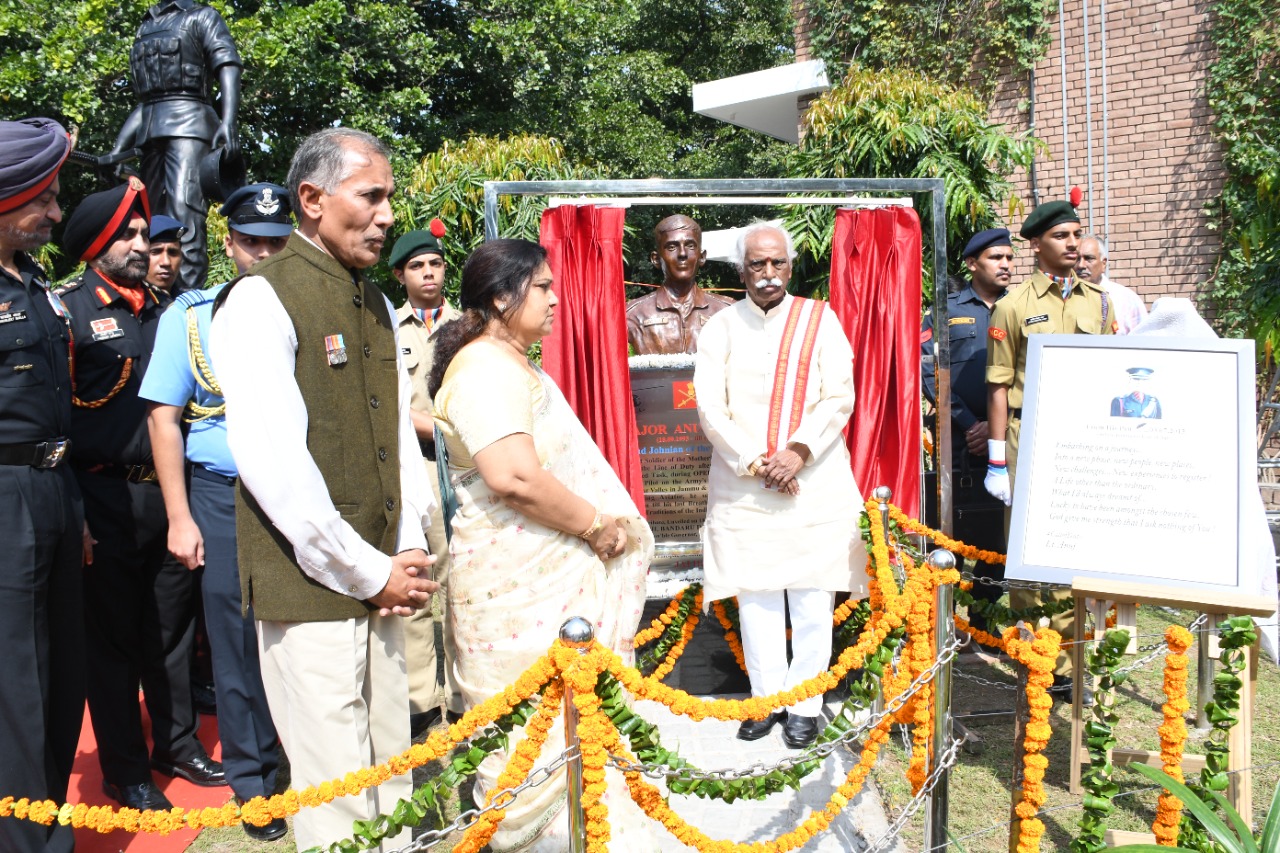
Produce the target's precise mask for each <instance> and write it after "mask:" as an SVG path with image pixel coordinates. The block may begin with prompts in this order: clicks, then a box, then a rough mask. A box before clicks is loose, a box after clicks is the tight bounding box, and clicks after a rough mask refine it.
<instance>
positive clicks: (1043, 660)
mask: <svg viewBox="0 0 1280 853" xmlns="http://www.w3.org/2000/svg"><path fill="white" fill-rule="evenodd" d="M1061 646H1062V637H1061V635H1059V634H1058V632H1057V631H1054V630H1052V629H1050V628H1041V629H1039V630H1038V631H1036V633H1035V639H1034V640H1032V641H1031V642H1027V641H1026V640H1023V639H1022V637H1021V632H1020V630H1019V629H1018V628H1017V627H1016V626H1015V627H1011V628H1008V629H1007V630H1006V631H1005V632H1004V647H1005V650H1006V651H1007V652H1008V653H1009V657H1011V658H1013V659H1014V660H1015V661H1017V662H1018V663H1020V664H1022V665H1023V666H1025V667H1026V668H1027V689H1026V693H1027V707H1028V708H1029V709H1030V712H1031V713H1030V718H1031V719H1030V721H1029V722H1028V723H1027V728H1026V733H1025V737H1024V740H1023V759H1022V766H1023V776H1022V801H1021V802H1019V803H1018V805H1017V806H1016V807H1015V808H1014V814H1016V815H1017V816H1018V853H1032V851H1037V850H1039V849H1040V837H1041V836H1042V835H1044V822H1043V821H1041V820H1040V819H1039V818H1038V817H1036V815H1038V814H1039V813H1040V809H1041V807H1042V806H1044V803H1045V798H1046V794H1045V790H1044V771H1045V770H1046V769H1047V768H1048V766H1049V760H1048V759H1047V758H1045V756H1044V755H1043V753H1044V750H1045V747H1047V746H1048V745H1049V738H1050V736H1051V735H1052V733H1053V732H1052V729H1051V728H1050V727H1049V711H1050V710H1051V709H1052V708H1053V699H1051V698H1050V697H1049V688H1050V687H1052V686H1053V667H1054V665H1055V663H1056V662H1057V659H1058V649H1059V648H1061Z"/></svg>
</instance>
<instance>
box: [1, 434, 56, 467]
mask: <svg viewBox="0 0 1280 853" xmlns="http://www.w3.org/2000/svg"><path fill="white" fill-rule="evenodd" d="M70 449H71V439H69V438H54V439H51V440H49V441H41V442H37V443H35V444H0V465H30V466H31V467H32V468H57V467H58V466H59V465H61V464H62V463H63V462H65V461H66V460H67V451H68V450H70Z"/></svg>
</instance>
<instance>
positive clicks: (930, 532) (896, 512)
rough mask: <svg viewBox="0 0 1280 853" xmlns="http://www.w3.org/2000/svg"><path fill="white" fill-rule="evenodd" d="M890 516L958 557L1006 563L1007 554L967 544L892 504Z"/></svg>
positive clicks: (992, 562) (984, 561)
mask: <svg viewBox="0 0 1280 853" xmlns="http://www.w3.org/2000/svg"><path fill="white" fill-rule="evenodd" d="M889 518H891V519H893V520H894V521H896V522H898V525H899V526H900V527H902V528H903V529H904V530H909V531H911V532H912V533H917V534H919V535H921V536H924V537H926V538H927V539H931V540H932V541H933V544H935V545H937V546H938V547H939V548H946V549H947V550H948V551H950V552H951V553H952V554H955V555H956V556H957V557H966V558H968V559H970V560H975V561H977V562H979V563H989V564H991V565H1004V562H1005V555H1004V554H1001V553H1000V552H998V551H984V550H982V549H981V548H975V547H974V546H972V545H966V544H965V543H964V542H961V541H960V540H958V539H952V538H951V537H950V536H948V535H947V534H945V533H943V532H942V531H941V530H934V529H933V528H932V527H929V526H928V525H927V524H922V523H921V522H919V521H916V520H915V519H914V518H912V517H911V516H909V515H907V514H906V513H905V512H903V511H902V510H900V509H898V508H897V507H896V506H893V505H892V504H890V505H889Z"/></svg>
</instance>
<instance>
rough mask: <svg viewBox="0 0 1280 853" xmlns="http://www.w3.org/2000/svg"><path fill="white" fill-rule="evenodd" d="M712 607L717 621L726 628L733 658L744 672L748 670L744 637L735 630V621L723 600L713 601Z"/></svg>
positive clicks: (726, 636)
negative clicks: (743, 647) (744, 650)
mask: <svg viewBox="0 0 1280 853" xmlns="http://www.w3.org/2000/svg"><path fill="white" fill-rule="evenodd" d="M711 609H712V611H713V612H714V613H715V614H716V621H717V622H719V623H720V627H721V628H723V629H724V641H725V642H726V643H728V644H729V651H731V652H733V659H734V660H735V661H737V662H738V666H739V667H741V668H742V671H743V672H746V671H747V656H746V654H745V653H744V652H743V651H742V638H741V637H739V636H738V632H737V631H736V630H734V626H733V621H732V620H731V619H730V618H729V613H728V612H727V611H726V609H725V606H724V602H723V601H713V602H711Z"/></svg>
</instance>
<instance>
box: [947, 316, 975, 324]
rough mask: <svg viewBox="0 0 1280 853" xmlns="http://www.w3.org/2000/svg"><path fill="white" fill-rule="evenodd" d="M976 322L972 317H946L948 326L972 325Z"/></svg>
mask: <svg viewBox="0 0 1280 853" xmlns="http://www.w3.org/2000/svg"><path fill="white" fill-rule="evenodd" d="M976 322H978V321H977V320H976V319H974V318H973V317H948V318H947V325H948V326H972V325H973V324H974V323H976Z"/></svg>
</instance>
